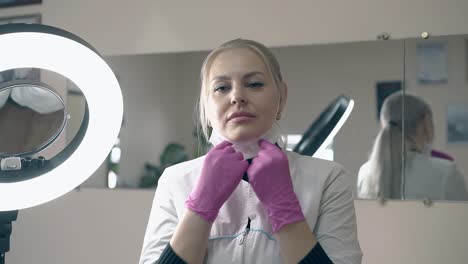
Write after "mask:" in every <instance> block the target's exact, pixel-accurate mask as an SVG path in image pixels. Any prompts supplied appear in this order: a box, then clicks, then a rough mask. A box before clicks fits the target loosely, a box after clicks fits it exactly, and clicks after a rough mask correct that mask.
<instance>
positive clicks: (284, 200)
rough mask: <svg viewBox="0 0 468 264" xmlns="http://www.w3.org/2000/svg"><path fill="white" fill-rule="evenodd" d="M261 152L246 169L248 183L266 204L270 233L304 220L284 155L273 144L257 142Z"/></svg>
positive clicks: (263, 141) (264, 141)
mask: <svg viewBox="0 0 468 264" xmlns="http://www.w3.org/2000/svg"><path fill="white" fill-rule="evenodd" d="M259 146H260V151H259V152H258V156H257V157H255V158H254V159H253V160H252V164H251V165H250V166H249V168H248V169H247V174H248V176H249V182H250V184H251V185H252V188H253V189H254V192H255V194H256V195H257V197H258V199H259V200H260V201H261V202H262V203H263V205H264V206H265V208H266V210H267V213H268V218H269V220H270V224H271V225H272V227H273V232H275V233H277V232H278V231H279V230H280V229H281V228H282V227H283V226H284V225H286V224H291V223H295V222H299V221H302V220H304V219H305V218H304V214H303V213H302V209H301V206H300V204H299V201H298V200H297V196H296V194H295V193H294V189H293V185H292V180H291V175H290V173H289V162H288V158H287V157H286V154H285V153H284V152H283V151H282V150H281V149H280V148H279V147H277V146H276V145H274V144H272V143H270V142H268V141H266V140H263V139H262V140H260V141H259Z"/></svg>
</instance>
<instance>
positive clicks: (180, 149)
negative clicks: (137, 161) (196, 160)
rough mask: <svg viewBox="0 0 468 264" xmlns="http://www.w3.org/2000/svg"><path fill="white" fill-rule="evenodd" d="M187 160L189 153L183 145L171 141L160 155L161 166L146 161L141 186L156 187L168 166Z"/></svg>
mask: <svg viewBox="0 0 468 264" xmlns="http://www.w3.org/2000/svg"><path fill="white" fill-rule="evenodd" d="M187 160H188V155H187V152H186V151H185V147H184V146H183V145H181V144H179V143H173V142H171V143H169V144H168V145H167V146H166V147H165V148H164V151H163V153H162V154H161V156H160V157H159V163H160V165H159V166H157V165H154V164H151V163H150V162H145V167H144V173H143V176H142V177H141V178H140V184H139V186H140V188H153V187H156V186H157V185H158V180H159V177H161V174H162V173H163V171H164V170H165V169H166V168H167V167H169V166H172V165H175V164H177V163H180V162H184V161H187Z"/></svg>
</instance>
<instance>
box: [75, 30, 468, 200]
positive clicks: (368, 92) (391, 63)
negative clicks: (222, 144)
mask: <svg viewBox="0 0 468 264" xmlns="http://www.w3.org/2000/svg"><path fill="white" fill-rule="evenodd" d="M457 38H458V40H455V39H457ZM435 39H437V38H434V37H432V38H430V39H429V40H421V39H413V40H411V39H408V40H385V41H383V40H382V41H370V42H356V43H341V44H326V45H307V46H294V47H277V48H273V52H274V53H275V54H276V56H277V58H278V60H279V62H280V65H281V68H282V72H283V76H284V79H285V80H286V82H287V84H288V87H289V92H288V101H287V104H286V108H285V111H284V113H283V118H282V120H281V121H280V126H281V127H282V129H283V132H284V133H285V134H286V135H287V136H288V145H289V148H290V149H291V150H292V149H293V148H294V147H295V146H296V144H297V143H298V142H300V140H301V138H302V135H303V134H304V133H305V132H306V131H307V129H308V128H309V127H310V126H311V124H312V122H313V121H314V120H316V119H317V118H318V117H319V116H320V114H321V113H322V112H323V111H324V110H325V109H326V107H327V106H328V104H329V103H331V102H332V101H333V100H334V99H335V98H337V97H338V96H340V95H342V94H344V95H346V96H348V97H349V98H351V99H353V100H354V101H355V106H354V109H353V112H352V113H351V115H350V117H349V119H348V121H347V122H346V123H345V124H344V126H343V128H342V129H341V130H340V132H339V133H338V134H337V136H336V137H335V138H334V140H333V141H332V142H331V144H330V145H329V146H328V147H327V148H326V149H325V150H324V151H325V153H324V154H323V155H321V156H320V157H321V158H326V159H331V160H334V161H336V162H338V163H340V164H342V165H343V166H344V167H345V169H346V170H347V171H348V173H349V176H350V182H352V183H353V185H354V186H356V188H355V191H356V193H355V194H356V197H358V198H363V199H377V198H378V195H377V193H374V194H372V195H369V196H363V195H359V193H358V189H359V180H358V175H359V172H360V170H361V169H362V170H364V169H365V167H366V166H364V165H365V164H366V163H367V162H368V160H369V157H370V154H371V153H372V148H373V145H374V141H375V139H376V138H377V137H378V135H379V132H380V130H381V127H382V124H381V120H380V115H381V111H382V107H383V105H384V102H385V99H387V98H388V97H389V96H390V95H391V94H393V93H395V92H400V93H405V92H406V91H407V92H408V93H411V94H416V95H418V96H421V97H422V98H423V99H424V100H426V101H427V103H428V104H430V105H431V107H432V112H433V118H434V134H435V137H434V144H433V146H434V151H433V152H432V155H439V156H444V155H445V154H449V155H450V156H451V157H452V158H454V159H455V161H457V160H462V157H464V156H466V154H467V153H465V151H466V150H465V148H466V146H465V145H463V143H461V142H459V141H460V140H461V141H462V142H463V138H464V137H463V133H464V132H463V131H464V124H465V123H466V121H464V118H463V116H464V115H463V113H466V112H465V111H466V110H463V109H464V108H463V105H464V104H463V100H462V99H461V98H463V97H462V96H463V95H464V93H466V91H467V90H468V89H466V80H467V78H468V77H466V75H467V74H466V70H463V69H466V67H465V66H464V64H466V62H465V60H466V58H465V56H464V55H463V54H465V51H464V50H465V49H466V41H465V39H466V38H465V37H463V36H450V37H441V38H440V39H446V40H447V41H448V42H447V43H452V42H453V43H458V44H451V45H452V46H453V45H455V46H456V47H458V48H457V49H455V48H450V49H449V48H448V46H447V52H448V53H447V56H448V57H447V58H448V60H447V67H446V69H447V74H448V76H449V77H450V76H452V75H453V76H454V77H450V80H451V81H448V82H447V83H445V84H443V83H439V84H434V83H432V84H422V83H419V81H418V80H417V77H415V76H418V74H419V73H418V71H419V70H418V69H419V68H418V67H417V63H418V60H424V59H421V58H419V57H418V56H419V55H418V54H419V53H418V51H417V47H418V44H417V43H418V42H421V41H430V40H435ZM449 40H450V41H449ZM455 46H453V47H455ZM450 47H451V46H450ZM207 54H208V52H207V51H200V52H185V53H172V54H141V55H129V56H109V57H106V58H105V59H106V61H107V62H108V63H109V65H111V66H112V68H113V69H114V70H115V72H116V74H117V75H118V76H119V81H120V82H121V87H122V92H123V95H124V103H125V118H124V119H125V122H124V124H123V127H122V130H121V134H120V141H119V142H118V143H116V149H117V150H116V151H115V152H114V153H118V154H119V155H118V157H119V162H118V163H112V162H110V159H111V156H109V158H108V160H107V161H106V162H105V163H103V165H102V166H101V168H100V169H99V170H98V172H96V173H95V175H94V176H93V177H91V178H90V179H89V180H88V181H87V182H85V183H84V184H83V185H82V186H83V187H98V188H108V186H109V182H110V176H109V175H112V177H113V178H112V179H113V180H115V181H116V184H115V187H117V188H140V187H143V186H141V185H140V183H141V179H142V178H144V179H145V181H147V182H148V181H151V179H153V181H156V180H157V177H159V175H160V172H161V171H162V168H163V167H164V166H167V164H165V165H163V163H164V162H161V161H164V160H166V159H165V155H166V154H165V153H166V151H165V149H166V147H167V146H170V144H179V145H181V146H183V150H182V148H179V150H181V151H182V152H183V154H184V155H185V154H186V155H187V156H188V158H189V159H190V158H193V157H196V156H197V155H199V154H200V153H199V151H198V146H199V145H200V144H203V143H204V142H199V140H198V139H197V137H196V136H195V135H196V132H195V130H194V129H195V125H194V122H193V120H194V119H193V118H194V111H193V109H194V108H195V101H196V98H197V95H198V91H199V78H198V74H199V70H200V67H201V64H202V62H203V59H204V57H205V56H206V55H207ZM452 65H453V66H452ZM453 69H456V71H457V72H454V71H453ZM429 70H431V69H429ZM432 70H433V69H432ZM421 74H422V73H421ZM449 86H450V87H452V86H453V87H455V88H448V87H449ZM448 90H450V91H453V93H447V91H448ZM441 98H446V99H447V100H448V101H447V100H446V99H444V100H446V101H445V102H444V103H442V101H440V99H441ZM67 100H69V101H70V102H74V103H73V104H75V105H76V107H75V108H77V109H78V108H80V106H79V105H83V103H82V102H81V101H80V95H79V93H75V92H70V93H69V95H68V97H67ZM455 101H457V102H458V103H457V104H455V105H454V106H453V107H449V106H448V105H446V104H447V103H449V102H453V103H455ZM407 108H408V107H407ZM449 108H450V110H449ZM397 109H399V112H397V113H394V114H396V115H401V116H403V114H402V113H403V112H404V111H405V110H404V109H403V106H402V105H401V106H400V107H397ZM80 111H81V110H80ZM449 112H450V113H451V114H450V115H451V116H452V117H451V118H448V115H449ZM398 113H399V114H398ZM460 113H461V114H460ZM448 119H450V120H458V121H456V122H455V123H454V122H452V121H451V122H450V125H449V124H448V123H447V122H448ZM449 126H450V128H449ZM395 129H396V131H397V132H398V133H399V137H400V138H399V142H402V141H401V139H402V138H403V134H405V133H408V131H409V130H408V127H407V130H406V131H404V129H403V127H395ZM448 131H451V132H448ZM460 131H462V132H460ZM398 133H396V135H398ZM448 133H451V134H450V135H449V134H448ZM460 133H461V134H460ZM465 134H466V133H465ZM448 136H450V137H451V138H452V139H451V141H458V143H455V142H454V143H448V141H447V140H448V139H447V137H448ZM460 138H461V139H460ZM444 140H445V141H444ZM394 141H397V139H396V138H395V139H394ZM396 145H398V144H396ZM403 153H404V151H403V148H400V149H397V150H396V151H394V152H393V154H392V155H393V156H394V160H395V161H400V162H401V163H402V164H403V163H404V162H406V163H405V165H404V166H409V165H408V164H407V162H408V158H404V157H405V156H404V155H403ZM405 153H407V152H405ZM184 155H182V156H184ZM406 155H408V153H407V154H406ZM464 166H465V164H458V163H457V168H458V170H459V171H460V174H462V175H463V176H464V177H466V176H465V175H467V174H468V168H464ZM401 168H402V165H398V164H397V163H395V164H393V165H392V166H391V167H389V168H388V169H387V170H386V171H392V174H395V175H397V176H395V177H391V178H389V179H385V180H382V182H380V181H378V183H377V184H379V186H381V187H382V188H381V190H382V193H383V197H384V198H385V199H398V200H401V199H426V198H428V199H431V200H438V199H437V197H436V196H432V197H431V196H427V195H418V196H412V195H409V193H408V190H407V188H410V187H409V186H410V185H411V183H409V182H408V183H407V182H406V180H403V178H404V177H405V175H406V174H407V172H406V171H403V170H402V169H401ZM368 170H369V169H368ZM111 172H112V173H111ZM110 173H111V174H110ZM371 173H373V171H371ZM373 174H375V173H373ZM465 182H468V181H466V180H465ZM425 184H428V182H426V183H425ZM413 185H414V184H413ZM146 186H153V187H154V185H151V184H148V185H146ZM421 186H423V185H421ZM411 188H413V187H411ZM440 199H448V198H443V197H441V198H440ZM451 200H463V199H461V198H454V199H451Z"/></svg>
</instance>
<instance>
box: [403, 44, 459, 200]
mask: <svg viewBox="0 0 468 264" xmlns="http://www.w3.org/2000/svg"><path fill="white" fill-rule="evenodd" d="M467 51H468V35H453V36H439V37H432V36H429V37H426V38H422V37H419V38H413V39H407V40H405V53H406V56H405V57H406V58H405V83H406V85H405V88H406V89H405V94H406V95H407V96H406V97H410V96H415V97H416V98H418V99H420V100H422V101H423V102H425V103H426V104H427V107H428V108H429V110H430V114H429V115H427V116H426V117H425V119H424V118H423V121H422V123H423V125H421V126H422V127H423V128H425V129H421V131H422V132H421V133H419V134H418V136H419V142H418V140H417V139H414V140H413V141H414V142H416V144H413V145H412V144H408V145H409V146H407V147H406V148H405V152H406V155H405V156H406V159H405V162H404V165H405V168H407V169H406V170H404V171H403V172H404V174H403V180H402V182H403V183H404V188H403V190H404V191H405V193H404V198H405V199H429V200H450V201H466V200H468V194H467V189H468V188H467V187H468V186H467V183H468V164H467V163H466V162H465V160H466V157H468V145H467V143H468V70H467V66H468V57H467V54H468V52H467ZM410 106H414V105H410ZM410 106H409V107H407V108H408V109H407V111H406V112H407V113H409V112H411V111H412V110H413V111H414V112H416V109H412V108H411V107H410ZM408 119H409V118H408ZM409 121H410V120H407V121H406V122H407V123H408V128H407V129H406V130H405V131H404V138H406V139H408V138H412V137H413V138H414V137H415V135H416V134H417V133H413V131H412V130H411V129H410V127H409V126H410V124H409V123H410V122H409ZM424 122H425V126H424ZM418 143H419V145H420V146H414V145H417V144H418ZM424 154H426V156H424Z"/></svg>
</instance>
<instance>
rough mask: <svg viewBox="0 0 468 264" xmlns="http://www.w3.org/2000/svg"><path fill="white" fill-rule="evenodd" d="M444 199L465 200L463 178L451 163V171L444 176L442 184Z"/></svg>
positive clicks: (465, 193)
mask: <svg viewBox="0 0 468 264" xmlns="http://www.w3.org/2000/svg"><path fill="white" fill-rule="evenodd" d="M443 192H444V197H443V199H444V200H453V201H467V200H468V194H467V192H466V183H465V178H464V177H463V175H462V174H461V173H460V171H459V170H458V169H457V166H456V165H455V164H453V166H452V168H451V172H450V173H449V175H448V177H447V178H446V180H445V182H444V186H443Z"/></svg>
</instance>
